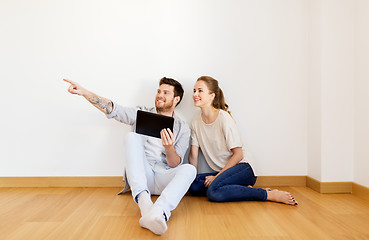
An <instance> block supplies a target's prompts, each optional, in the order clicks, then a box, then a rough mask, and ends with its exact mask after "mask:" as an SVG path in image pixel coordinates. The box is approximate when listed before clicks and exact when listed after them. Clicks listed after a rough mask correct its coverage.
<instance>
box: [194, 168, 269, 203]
mask: <svg viewBox="0 0 369 240" xmlns="http://www.w3.org/2000/svg"><path fill="white" fill-rule="evenodd" d="M216 174H217V173H202V174H197V176H196V178H195V181H194V182H193V183H192V185H191V187H190V189H189V192H190V193H191V194H192V195H195V196H207V197H208V199H209V200H210V201H212V202H234V201H266V200H267V192H266V190H265V189H262V188H251V187H248V186H250V185H251V186H253V185H254V184H255V182H256V177H255V175H254V171H253V170H252V168H251V166H250V164H248V163H239V164H237V165H235V166H233V167H231V168H229V169H227V170H225V171H224V172H223V173H221V174H220V175H219V176H218V177H217V178H215V179H214V181H213V182H212V183H211V184H210V186H209V187H205V184H204V183H205V177H206V176H209V175H212V176H215V175H216Z"/></svg>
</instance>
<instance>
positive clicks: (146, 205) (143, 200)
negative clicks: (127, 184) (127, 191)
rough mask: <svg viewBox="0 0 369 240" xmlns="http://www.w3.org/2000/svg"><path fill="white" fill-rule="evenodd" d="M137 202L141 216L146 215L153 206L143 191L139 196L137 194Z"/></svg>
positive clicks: (148, 196) (148, 195) (147, 194)
mask: <svg viewBox="0 0 369 240" xmlns="http://www.w3.org/2000/svg"><path fill="white" fill-rule="evenodd" d="M137 202H138V207H139V208H140V211H141V216H144V215H146V213H148V212H149V211H150V209H151V207H152V205H153V203H152V201H151V196H150V194H149V193H148V192H146V191H143V192H141V193H140V194H138V196H137Z"/></svg>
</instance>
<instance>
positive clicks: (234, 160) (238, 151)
mask: <svg viewBox="0 0 369 240" xmlns="http://www.w3.org/2000/svg"><path fill="white" fill-rule="evenodd" d="M231 151H232V152H233V155H232V157H231V158H230V159H229V160H228V162H227V164H226V165H225V166H224V167H223V169H222V170H221V171H220V172H219V173H218V174H217V175H215V176H207V177H206V178H205V179H206V180H205V186H206V187H208V186H210V184H211V183H212V182H213V181H214V179H215V178H217V177H218V176H219V175H220V174H221V173H222V172H224V171H225V170H227V169H228V168H231V167H233V166H235V165H236V164H238V163H239V162H240V161H241V160H242V159H243V152H242V147H236V148H232V149H231Z"/></svg>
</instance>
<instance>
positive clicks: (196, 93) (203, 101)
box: [193, 80, 215, 107]
mask: <svg viewBox="0 0 369 240" xmlns="http://www.w3.org/2000/svg"><path fill="white" fill-rule="evenodd" d="M214 97H215V94H214V93H210V91H209V88H208V86H207V85H206V83H205V82H204V81H201V80H200V81H197V82H196V83H195V86H194V88H193V102H194V105H195V107H206V106H211V104H212V103H213V100H214Z"/></svg>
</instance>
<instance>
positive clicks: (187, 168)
mask: <svg viewBox="0 0 369 240" xmlns="http://www.w3.org/2000/svg"><path fill="white" fill-rule="evenodd" d="M179 168H180V169H179V171H180V172H181V173H183V174H184V175H186V176H187V177H188V178H189V179H191V181H193V180H195V178H196V173H197V170H196V168H195V166H193V165H191V164H187V163H186V164H183V165H181V166H180V167H179Z"/></svg>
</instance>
